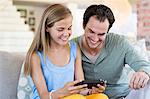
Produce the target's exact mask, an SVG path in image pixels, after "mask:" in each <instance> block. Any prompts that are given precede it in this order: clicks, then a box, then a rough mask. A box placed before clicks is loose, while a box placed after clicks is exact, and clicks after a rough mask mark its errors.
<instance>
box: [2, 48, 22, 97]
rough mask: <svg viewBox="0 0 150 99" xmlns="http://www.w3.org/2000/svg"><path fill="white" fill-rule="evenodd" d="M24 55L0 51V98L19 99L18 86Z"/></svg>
mask: <svg viewBox="0 0 150 99" xmlns="http://www.w3.org/2000/svg"><path fill="white" fill-rule="evenodd" d="M23 60H24V55H23V54H21V53H10V52H4V51H0V98H1V99H17V85H18V79H19V75H20V70H21V66H22V63H23Z"/></svg>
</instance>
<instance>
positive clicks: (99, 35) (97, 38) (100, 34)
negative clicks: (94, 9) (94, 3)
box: [84, 16, 109, 49]
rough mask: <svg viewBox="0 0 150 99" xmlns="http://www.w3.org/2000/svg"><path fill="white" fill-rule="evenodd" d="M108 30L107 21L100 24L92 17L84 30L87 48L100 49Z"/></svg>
mask: <svg viewBox="0 0 150 99" xmlns="http://www.w3.org/2000/svg"><path fill="white" fill-rule="evenodd" d="M108 28H109V22H108V20H107V19H106V20H105V21H104V22H100V21H99V20H98V19H97V18H96V17H95V16H92V17H91V18H90V19H89V21H88V23H87V25H86V27H85V28H84V30H85V34H84V35H85V41H86V44H87V46H88V47H89V48H90V49H97V48H100V47H102V46H103V44H104V42H105V38H106V34H107V31H108Z"/></svg>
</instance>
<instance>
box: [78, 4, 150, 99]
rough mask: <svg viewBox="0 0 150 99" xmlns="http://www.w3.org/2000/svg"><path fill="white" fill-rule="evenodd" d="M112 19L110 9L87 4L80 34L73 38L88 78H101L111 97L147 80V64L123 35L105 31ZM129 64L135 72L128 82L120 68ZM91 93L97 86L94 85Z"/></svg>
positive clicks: (149, 68)
mask: <svg viewBox="0 0 150 99" xmlns="http://www.w3.org/2000/svg"><path fill="white" fill-rule="evenodd" d="M114 22H115V18H114V15H113V13H112V11H111V9H110V8H108V7H107V6H105V5H91V6H89V7H88V8H87V9H86V11H85V13H84V17H83V28H84V30H85V33H84V35H83V36H81V37H78V38H77V39H75V40H76V41H77V43H78V44H79V46H80V48H81V51H82V63H83V64H82V65H83V70H84V73H85V79H87V80H99V79H104V80H107V83H109V84H108V85H107V87H106V90H105V93H106V94H107V95H108V96H109V98H110V99H122V98H124V97H126V96H127V95H128V94H129V93H130V89H140V88H144V87H145V86H146V85H147V83H148V80H149V79H150V63H149V62H148V61H146V60H144V59H143V58H142V57H140V56H139V55H138V53H137V52H136V51H135V49H134V48H133V47H132V46H131V45H130V44H129V42H128V41H127V40H126V39H125V37H123V36H119V35H117V34H113V33H108V32H109V29H110V28H111V27H112V25H113V23H114ZM125 64H128V65H129V66H130V67H131V68H133V69H134V70H135V71H136V72H135V73H134V74H133V76H132V77H131V79H130V81H129V79H128V77H127V74H126V72H124V71H123V68H124V66H125ZM92 92H93V93H97V92H98V89H97V88H94V89H93V90H92Z"/></svg>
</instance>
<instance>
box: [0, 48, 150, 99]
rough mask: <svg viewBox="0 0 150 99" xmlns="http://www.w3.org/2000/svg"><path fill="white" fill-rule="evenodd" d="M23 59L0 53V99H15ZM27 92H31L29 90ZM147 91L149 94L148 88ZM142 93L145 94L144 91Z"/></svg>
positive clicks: (13, 54) (7, 53)
mask: <svg viewBox="0 0 150 99" xmlns="http://www.w3.org/2000/svg"><path fill="white" fill-rule="evenodd" d="M24 59H25V55H24V54H23V53H15V52H13V53H12V52H11V53H10V52H5V51H0V99H17V88H18V83H19V82H18V81H19V77H20V72H21V67H22V64H23V61H24ZM149 85H150V84H149ZM27 88H28V87H27ZM27 90H30V91H31V89H27ZM148 90H149V92H150V86H149V88H148ZM143 92H144V93H145V91H143ZM148 95H149V94H148ZM20 96H22V94H20ZM30 96H31V95H30ZM148 97H150V96H148ZM19 99H30V98H29V97H28V98H19ZM136 99H137V98H136ZM141 99H142V98H141ZM143 99H147V98H143Z"/></svg>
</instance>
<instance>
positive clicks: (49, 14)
mask: <svg viewBox="0 0 150 99" xmlns="http://www.w3.org/2000/svg"><path fill="white" fill-rule="evenodd" d="M68 16H72V15H71V11H70V10H69V9H68V8H67V7H65V6H63V5H61V4H53V5H50V6H49V7H47V8H46V10H45V11H44V13H43V15H42V19H41V21H40V24H39V27H38V30H37V32H36V34H35V36H34V39H33V42H32V44H31V46H30V48H29V50H28V52H27V55H26V59H25V65H24V74H25V75H29V74H30V73H31V57H32V55H33V53H34V52H36V51H40V52H43V54H44V57H46V51H47V50H48V49H49V48H50V43H51V42H50V41H51V36H50V33H48V32H46V27H49V28H51V27H53V25H54V24H55V23H56V22H58V21H60V20H62V19H64V18H66V17H68Z"/></svg>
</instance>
